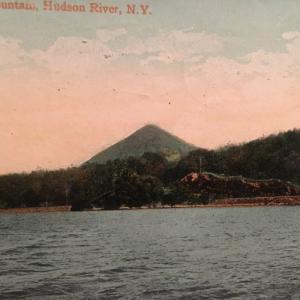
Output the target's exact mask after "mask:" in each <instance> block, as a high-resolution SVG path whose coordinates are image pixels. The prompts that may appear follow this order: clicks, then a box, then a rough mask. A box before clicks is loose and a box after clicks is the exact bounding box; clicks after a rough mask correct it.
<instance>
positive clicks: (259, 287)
mask: <svg viewBox="0 0 300 300" xmlns="http://www.w3.org/2000/svg"><path fill="white" fill-rule="evenodd" d="M299 216H300V207H266V208H216V209H213V208H207V209H197V208H196V209H165V210H136V211H110V212H78V213H76V212H74V213H49V214H18V215H17V214H16V215H13V214H12V215H4V214H2V215H1V214H0V299H1V300H2V299H14V300H15V299H293V300H294V299H300V218H299Z"/></svg>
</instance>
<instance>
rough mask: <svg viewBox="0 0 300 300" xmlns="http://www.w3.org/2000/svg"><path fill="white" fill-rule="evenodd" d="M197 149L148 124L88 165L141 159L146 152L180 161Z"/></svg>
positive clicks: (94, 158) (97, 155) (91, 160)
mask: <svg viewBox="0 0 300 300" xmlns="http://www.w3.org/2000/svg"><path fill="white" fill-rule="evenodd" d="M195 149H197V147H195V146H194V145H190V144H188V143H186V142H185V141H183V140H182V139H180V138H178V137H176V136H175V135H172V134H171V133H169V132H167V131H165V130H164V129H161V128H160V127H158V126H157V125H155V124H147V125H145V126H143V127H142V128H140V129H138V130H137V131H135V132H134V133H132V134H131V135H129V136H128V137H127V138H125V139H123V140H121V141H120V142H118V143H116V144H114V145H112V146H110V147H109V148H107V149H106V150H104V151H102V152H100V153H98V154H96V155H95V156H93V157H92V158H91V159H90V160H88V161H87V162H86V163H105V162H106V161H108V160H114V159H117V158H119V159H126V158H128V157H130V156H133V157H140V156H142V155H143V154H144V153H145V152H153V153H159V154H162V155H163V156H165V157H166V158H167V159H168V160H170V161H173V160H179V159H180V158H182V157H184V156H185V155H187V154H188V153H189V152H190V151H192V150H195Z"/></svg>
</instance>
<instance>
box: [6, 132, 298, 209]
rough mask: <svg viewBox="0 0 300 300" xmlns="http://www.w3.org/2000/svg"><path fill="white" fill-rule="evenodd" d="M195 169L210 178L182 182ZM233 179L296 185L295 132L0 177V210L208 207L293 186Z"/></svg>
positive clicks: (291, 189) (290, 188)
mask: <svg viewBox="0 0 300 300" xmlns="http://www.w3.org/2000/svg"><path fill="white" fill-rule="evenodd" d="M150 129H151V128H150ZM151 130H152V129H151ZM155 130H156V129H155ZM150 148H151V147H150ZM199 171H201V172H202V173H203V172H211V173H215V174H214V175H212V178H213V180H211V181H208V182H206V183H205V184H204V185H196V186H193V184H192V185H191V184H187V183H184V182H183V181H182V178H183V177H185V176H186V175H187V174H189V173H191V172H199ZM207 174H208V173H207ZM216 174H221V175H222V174H223V175H224V176H218V175H216ZM234 175H235V176H240V175H242V176H244V177H247V178H253V179H270V178H277V179H281V180H285V181H291V182H293V183H298V184H299V183H300V131H299V130H293V131H288V132H286V133H281V134H279V135H272V136H269V137H267V138H262V139H258V140H255V141H252V142H250V143H245V144H242V145H233V146H227V147H223V148H220V149H217V150H215V151H213V150H205V149H198V150H195V151H192V152H190V153H189V154H188V155H187V156H186V157H185V158H183V159H181V160H180V161H179V162H178V163H174V162H170V161H168V160H167V159H166V158H165V155H164V154H159V153H151V152H145V153H144V154H143V155H141V156H140V157H133V156H129V157H128V158H126V159H116V160H113V161H112V160H109V161H107V162H106V163H105V164H98V163H95V164H93V163H89V164H86V165H84V166H83V167H80V168H71V169H66V170H57V171H38V172H32V173H30V174H10V175H5V176H0V208H13V207H33V206H47V205H49V206H55V205H65V204H69V205H72V209H73V210H82V209H86V208H90V207H92V206H96V207H102V208H104V209H117V208H119V207H121V206H122V205H123V206H128V207H140V206H149V207H153V206H156V205H159V204H168V205H175V204H179V203H189V204H196V203H209V202H210V201H212V199H213V198H214V197H241V196H245V195H247V196H249V195H250V196H257V195H262V196H263V195H272V193H273V194H274V193H275V194H278V195H279V194H282V195H283V194H291V192H290V191H293V186H292V185H290V184H288V183H285V182H282V181H276V180H274V181H268V182H267V183H266V185H264V184H261V187H262V188H261V189H259V190H256V191H254V190H252V189H249V184H248V185H247V184H245V182H244V181H245V180H244V179H243V180H240V179H237V180H234V179H233V177H230V178H231V179H230V178H229V177H228V176H234ZM237 178H240V177H237ZM250 186H251V185H250ZM293 193H295V192H293Z"/></svg>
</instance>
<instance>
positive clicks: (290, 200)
mask: <svg viewBox="0 0 300 300" xmlns="http://www.w3.org/2000/svg"><path fill="white" fill-rule="evenodd" d="M271 206H272V207H274V206H281V207H282V206H300V195H298V196H274V197H255V198H228V199H219V200H216V201H215V203H211V204H176V205H173V206H171V205H158V206H153V207H151V206H150V207H148V206H142V207H126V206H122V207H120V208H118V209H112V210H115V211H131V210H151V209H152V210H154V209H186V208H234V207H239V208H243V207H271ZM71 208H72V207H71V205H65V206H48V207H26V208H1V209H0V214H1V213H4V214H9V213H11V214H12V213H15V214H24V213H56V212H71ZM112 210H105V209H103V208H94V209H93V208H91V209H85V210H83V211H88V212H98V211H112Z"/></svg>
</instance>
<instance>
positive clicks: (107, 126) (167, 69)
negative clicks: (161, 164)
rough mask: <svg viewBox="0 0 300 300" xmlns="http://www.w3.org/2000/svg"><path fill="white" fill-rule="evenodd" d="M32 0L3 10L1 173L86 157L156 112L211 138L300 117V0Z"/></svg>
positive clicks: (217, 142)
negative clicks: (98, 8) (65, 6)
mask: <svg viewBox="0 0 300 300" xmlns="http://www.w3.org/2000/svg"><path fill="white" fill-rule="evenodd" d="M0 2H1V1H0ZM56 2H57V3H63V1H56ZM89 2H90V1H85V0H81V1H78V0H77V1H76V0H75V1H73V2H72V3H78V4H85V5H89ZM32 3H36V5H37V7H39V10H38V11H20V10H4V9H0V25H1V26H0V141H1V145H0V146H1V147H0V174H5V173H11V172H24V171H25V172H29V171H32V170H37V169H56V168H64V167H69V166H71V165H75V166H76V165H79V164H80V163H82V162H84V161H86V160H87V159H89V158H90V157H91V156H93V155H94V154H95V153H97V152H99V151H101V150H104V149H105V148H106V147H108V146H109V145H112V144H113V143H115V142H117V141H118V140H120V139H122V138H124V137H126V136H127V135H129V134H130V133H132V132H134V131H135V130H137V129H138V128H140V127H142V126H143V125H146V124H149V123H151V124H156V125H158V126H160V127H162V128H164V129H165V130H167V131H169V132H171V133H173V134H175V135H177V136H179V137H181V138H183V139H184V140H186V141H187V142H189V143H193V144H195V145H197V146H200V147H206V148H216V147H219V146H222V145H226V144H228V143H241V142H245V141H249V140H251V139H255V138H258V137H262V136H265V135H268V134H271V133H277V132H280V131H285V130H288V129H293V128H299V127H300V119H299V115H300V99H299V96H300V18H299V16H300V2H299V1H298V0H295V1H293V0H289V1H286V0H285V1H284V0H282V1H279V0H264V1H263V0H253V1H246V0H226V1H224V0H209V1H206V0H189V1H185V0H172V1H171V0H170V1H167V0H152V1H149V0H148V1H139V0H137V1H133V2H128V3H130V4H135V5H136V6H137V7H138V6H139V5H140V4H144V5H146V4H147V5H149V12H151V14H149V15H146V16H145V15H135V16H133V15H126V13H125V7H126V5H127V2H126V1H124V0H114V1H102V4H103V5H118V6H119V7H121V9H122V11H123V8H124V13H123V14H122V15H103V14H95V13H94V14H91V13H88V12H86V13H72V12H45V11H43V10H42V5H41V3H42V1H38V0H32Z"/></svg>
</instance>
